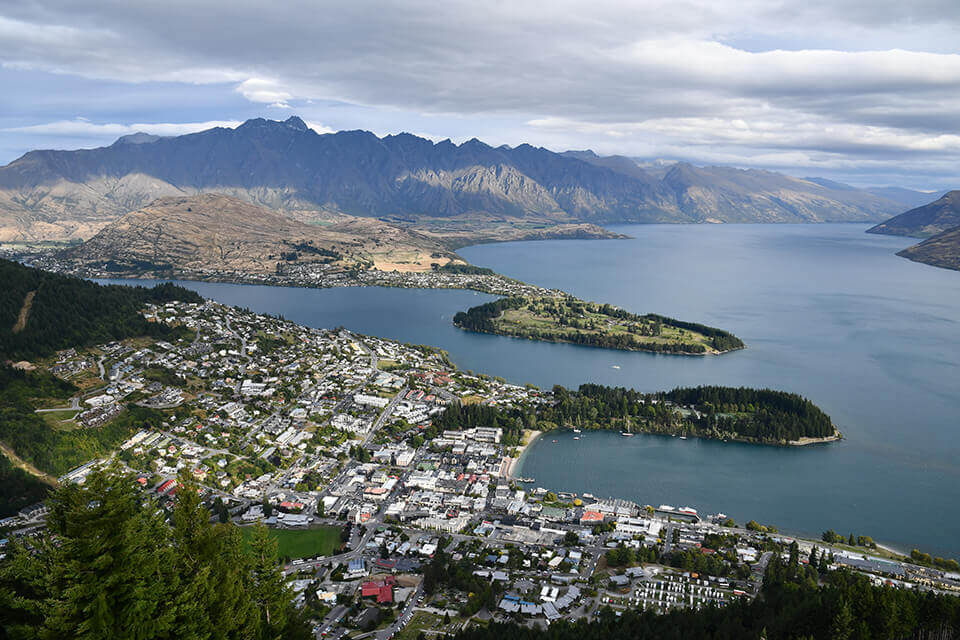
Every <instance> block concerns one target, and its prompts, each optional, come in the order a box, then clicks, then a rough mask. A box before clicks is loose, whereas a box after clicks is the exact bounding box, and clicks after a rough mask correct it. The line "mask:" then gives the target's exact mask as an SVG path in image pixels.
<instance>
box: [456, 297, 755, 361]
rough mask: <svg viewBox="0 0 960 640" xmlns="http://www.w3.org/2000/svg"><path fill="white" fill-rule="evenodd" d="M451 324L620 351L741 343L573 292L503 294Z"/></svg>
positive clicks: (702, 350) (721, 348)
mask: <svg viewBox="0 0 960 640" xmlns="http://www.w3.org/2000/svg"><path fill="white" fill-rule="evenodd" d="M453 323H454V324H455V325H456V326H458V327H460V328H461V329H466V330H468V331H477V332H481V333H495V334H498V335H503V336H511V337H515V338H526V339H528V340H541V341H545V342H569V343H573V344H582V345H588V346H592V347H603V348H607V349H620V350H622V351H652V352H655V353H673V354H684V355H704V354H716V353H725V352H727V351H733V350H735V349H742V348H743V347H744V344H743V341H741V340H740V338H738V337H736V336H735V335H733V334H732V333H729V332H728V331H723V330H721V329H715V328H713V327H708V326H705V325H702V324H697V323H693V322H683V321H681V320H675V319H673V318H667V317H665V316H660V315H656V314H652V313H651V314H646V315H637V314H634V313H630V312H629V311H625V310H623V309H620V308H618V307H614V306H612V305H609V304H598V303H595V302H585V301H583V300H579V299H577V298H575V297H573V296H558V297H550V296H543V297H535V298H528V297H510V298H502V299H500V300H495V301H493V302H488V303H486V304H482V305H480V306H477V307H473V308H471V309H468V310H467V311H461V312H459V313H457V314H456V315H455V316H454V317H453Z"/></svg>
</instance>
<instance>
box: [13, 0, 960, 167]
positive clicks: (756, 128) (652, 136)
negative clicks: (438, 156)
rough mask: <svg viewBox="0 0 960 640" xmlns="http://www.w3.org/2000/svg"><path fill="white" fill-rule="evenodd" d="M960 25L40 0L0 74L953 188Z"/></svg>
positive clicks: (814, 9) (885, 18)
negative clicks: (895, 175) (877, 174)
mask: <svg viewBox="0 0 960 640" xmlns="http://www.w3.org/2000/svg"><path fill="white" fill-rule="evenodd" d="M958 26H960V3H958V2H956V1H955V0H939V1H938V0H917V1H915V2H911V3H893V2H876V1H875V0H873V1H870V2H867V1H866V0H833V1H829V0H809V1H805V2H799V1H797V0H671V1H667V0H645V1H642V2H637V1H626V0H621V1H614V0H597V1H595V2H591V3H583V2H581V1H578V0H555V1H554V2H551V3H540V2H520V1H514V2H494V3H475V2H468V1H466V0H448V1H447V2H443V3H436V2H432V1H431V2H428V1H426V0H413V1H409V2H402V3H401V2H355V1H350V2H347V1H342V2H333V3H324V4H323V6H322V10H320V8H319V7H317V6H310V5H307V4H305V3H300V2H293V1H292V0H288V1H278V2H275V3H271V5H270V6H269V8H265V6H264V5H263V4H262V3H260V2H254V0H233V1H231V2H226V1H223V2H220V1H217V2H203V3H196V2H187V1H186V0H167V1H164V2H160V1H159V0H142V1H140V2H136V3H130V2H127V1H126V0H104V1H102V2H98V3H95V6H89V7H85V8H84V10H83V11H78V9H77V5H76V3H75V2H72V1H71V0H34V1H33V2H31V3H11V5H10V6H5V7H3V8H0V41H2V42H4V47H3V48H2V49H0V64H2V65H3V66H5V67H7V68H16V69H30V70H39V71H48V72H55V73H58V74H70V75H73V76H81V77H85V78H94V79H100V80H112V81H122V82H134V83H148V82H175V83H181V84H184V85H187V86H188V85H190V84H194V85H202V84H209V83H223V84H224V86H225V87H229V90H232V91H234V92H235V93H236V94H238V95H240V96H242V97H243V98H245V99H246V100H248V101H249V102H251V103H253V104H257V105H263V106H268V107H269V108H273V109H295V110H297V111H298V112H304V113H306V114H307V115H308V116H312V115H313V116H319V117H322V118H323V119H324V120H328V119H330V118H332V117H333V116H332V115H329V112H324V111H323V110H322V109H321V108H320V107H316V106H314V105H311V102H310V101H318V102H320V101H323V102H324V103H326V104H330V103H336V104H338V105H352V106H353V107H355V111H354V113H356V114H363V113H364V112H365V110H367V111H366V113H367V114H368V115H369V114H370V113H371V112H370V111H369V110H376V112H377V116H378V117H377V118H376V120H377V121H376V123H374V124H369V125H368V124H367V123H365V122H363V121H360V120H357V119H355V120H354V121H351V123H350V124H351V126H353V127H368V128H379V129H380V130H383V129H384V128H385V126H384V123H385V122H386V123H387V127H386V128H389V129H392V130H401V129H405V128H421V129H422V128H424V127H425V126H428V127H429V128H430V130H432V131H438V128H440V127H442V129H441V130H440V131H438V132H440V133H441V135H449V136H451V137H454V138H457V137H463V136H464V134H468V133H469V129H471V128H473V129H474V130H475V131H476V132H477V135H483V134H484V133H485V132H487V135H486V136H484V137H486V138H487V139H489V140H490V141H491V142H495V143H501V142H508V143H512V144H516V143H518V142H522V141H527V140H528V141H531V142H534V143H538V144H545V145H550V146H553V147H559V148H566V147H580V148H582V147H598V148H600V149H602V150H604V151H607V152H619V153H625V154H641V155H671V156H674V157H699V158H705V159H706V158H710V157H713V158H720V157H722V158H728V159H729V160H728V161H729V162H732V163H735V164H753V165H756V164H758V163H759V162H760V161H761V159H763V161H764V162H767V163H768V164H767V166H785V164H784V163H787V162H794V163H796V165H795V166H800V167H804V166H809V167H812V168H816V167H823V166H825V164H824V163H826V162H829V163H830V164H832V165H835V166H841V165H842V166H848V167H854V166H857V165H859V166H862V167H863V168H864V170H865V171H867V172H870V171H874V170H875V168H876V167H877V166H878V163H879V165H882V166H889V167H894V166H899V167H900V171H901V172H902V173H904V174H910V173H914V174H916V173H918V172H920V171H928V170H930V167H931V166H935V167H936V168H937V169H936V170H937V173H938V175H945V172H948V169H947V168H946V167H947V163H950V162H952V163H953V164H954V165H956V164H957V162H956V161H957V160H958V159H960V148H958V137H957V135H956V133H955V128H956V122H957V121H958V116H960V45H958V43H957V40H956V33H957V27H958ZM338 113H340V114H342V113H343V111H342V110H341V111H340V112H338ZM425 120H428V121H430V120H432V122H433V123H436V124H431V122H425ZM341 121H342V120H341ZM495 122H496V123H497V124H499V125H504V126H501V127H500V128H499V129H498V128H496V127H494V126H493V123H495ZM61 124H62V123H61ZM45 126H53V125H45ZM116 126H120V125H116ZM130 126H131V127H134V126H138V127H139V126H141V125H130ZM182 126H186V125H182ZM36 132H37V133H41V131H39V130H37V131H36ZM717 161H719V160H717ZM778 162H781V163H780V164H778ZM956 173H957V172H954V175H956Z"/></svg>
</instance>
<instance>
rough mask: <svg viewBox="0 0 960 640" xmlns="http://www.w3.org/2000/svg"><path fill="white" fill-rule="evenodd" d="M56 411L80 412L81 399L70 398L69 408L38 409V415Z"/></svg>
mask: <svg viewBox="0 0 960 640" xmlns="http://www.w3.org/2000/svg"><path fill="white" fill-rule="evenodd" d="M55 411H80V398H79V397H76V396H75V397H73V398H70V406H69V407H56V408H54V409H37V410H36V413H53V412H55Z"/></svg>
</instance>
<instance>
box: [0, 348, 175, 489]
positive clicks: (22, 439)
mask: <svg viewBox="0 0 960 640" xmlns="http://www.w3.org/2000/svg"><path fill="white" fill-rule="evenodd" d="M75 391H76V389H75V388H74V387H73V385H71V384H70V383H69V382H64V381H63V380H60V379H59V378H57V377H55V376H53V375H52V374H50V373H47V372H45V371H44V372H39V371H35V372H22V371H16V370H13V369H10V368H7V367H2V366H0V441H2V442H3V443H4V444H6V445H7V446H8V447H10V448H11V449H13V451H14V452H15V453H16V454H17V455H18V456H19V457H20V458H22V459H23V460H26V461H27V462H29V463H30V464H32V465H34V466H35V467H37V468H38V469H40V470H42V471H45V472H47V473H49V474H51V475H53V476H58V475H61V474H63V473H64V472H66V471H68V470H70V469H72V468H74V467H77V466H79V465H81V464H83V463H84V462H87V461H88V460H91V459H92V458H96V457H99V456H102V455H105V454H106V453H108V452H110V451H111V450H112V449H113V448H115V447H116V446H117V445H119V444H120V443H121V442H123V441H124V440H125V439H127V438H129V437H130V436H131V435H132V434H133V433H134V432H135V431H136V429H137V428H139V427H141V426H143V425H145V424H150V425H153V426H158V425H159V424H160V422H161V420H162V414H161V413H160V412H158V411H155V410H153V409H146V408H143V407H136V406H132V405H131V406H129V407H128V408H127V409H126V410H125V411H124V412H123V413H121V414H120V415H119V416H117V417H116V418H114V419H113V420H111V421H110V422H108V423H106V424H105V425H103V426H101V427H99V428H97V429H54V428H51V427H50V426H49V425H48V424H47V423H46V422H44V420H43V418H41V417H40V415H39V414H37V413H35V411H34V410H35V409H36V408H37V407H36V403H35V399H36V398H46V399H51V398H60V399H63V400H64V404H67V399H68V398H70V396H72V395H73V394H74V393H75ZM7 494H8V491H7V490H6V489H3V490H0V495H4V496H5V495H7Z"/></svg>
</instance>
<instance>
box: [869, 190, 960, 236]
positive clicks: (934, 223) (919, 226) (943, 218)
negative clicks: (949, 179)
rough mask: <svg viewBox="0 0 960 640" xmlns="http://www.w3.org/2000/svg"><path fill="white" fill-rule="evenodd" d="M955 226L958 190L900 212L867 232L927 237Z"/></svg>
mask: <svg viewBox="0 0 960 640" xmlns="http://www.w3.org/2000/svg"><path fill="white" fill-rule="evenodd" d="M957 226H960V191H951V192H949V193H947V194H946V195H945V196H943V197H942V198H940V199H939V200H937V201H936V202H931V203H930V204H926V205H924V206H922V207H917V208H916V209H911V210H910V211H907V212H906V213H901V214H900V215H898V216H895V217H893V218H890V219H889V220H887V221H886V222H883V223H881V224H878V225H877V226H875V227H873V228H871V229H868V230H867V233H883V234H887V235H893V236H910V237H912V238H928V237H930V236H934V235H936V234H938V233H941V232H943V231H946V230H947V229H951V228H953V227H957Z"/></svg>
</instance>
